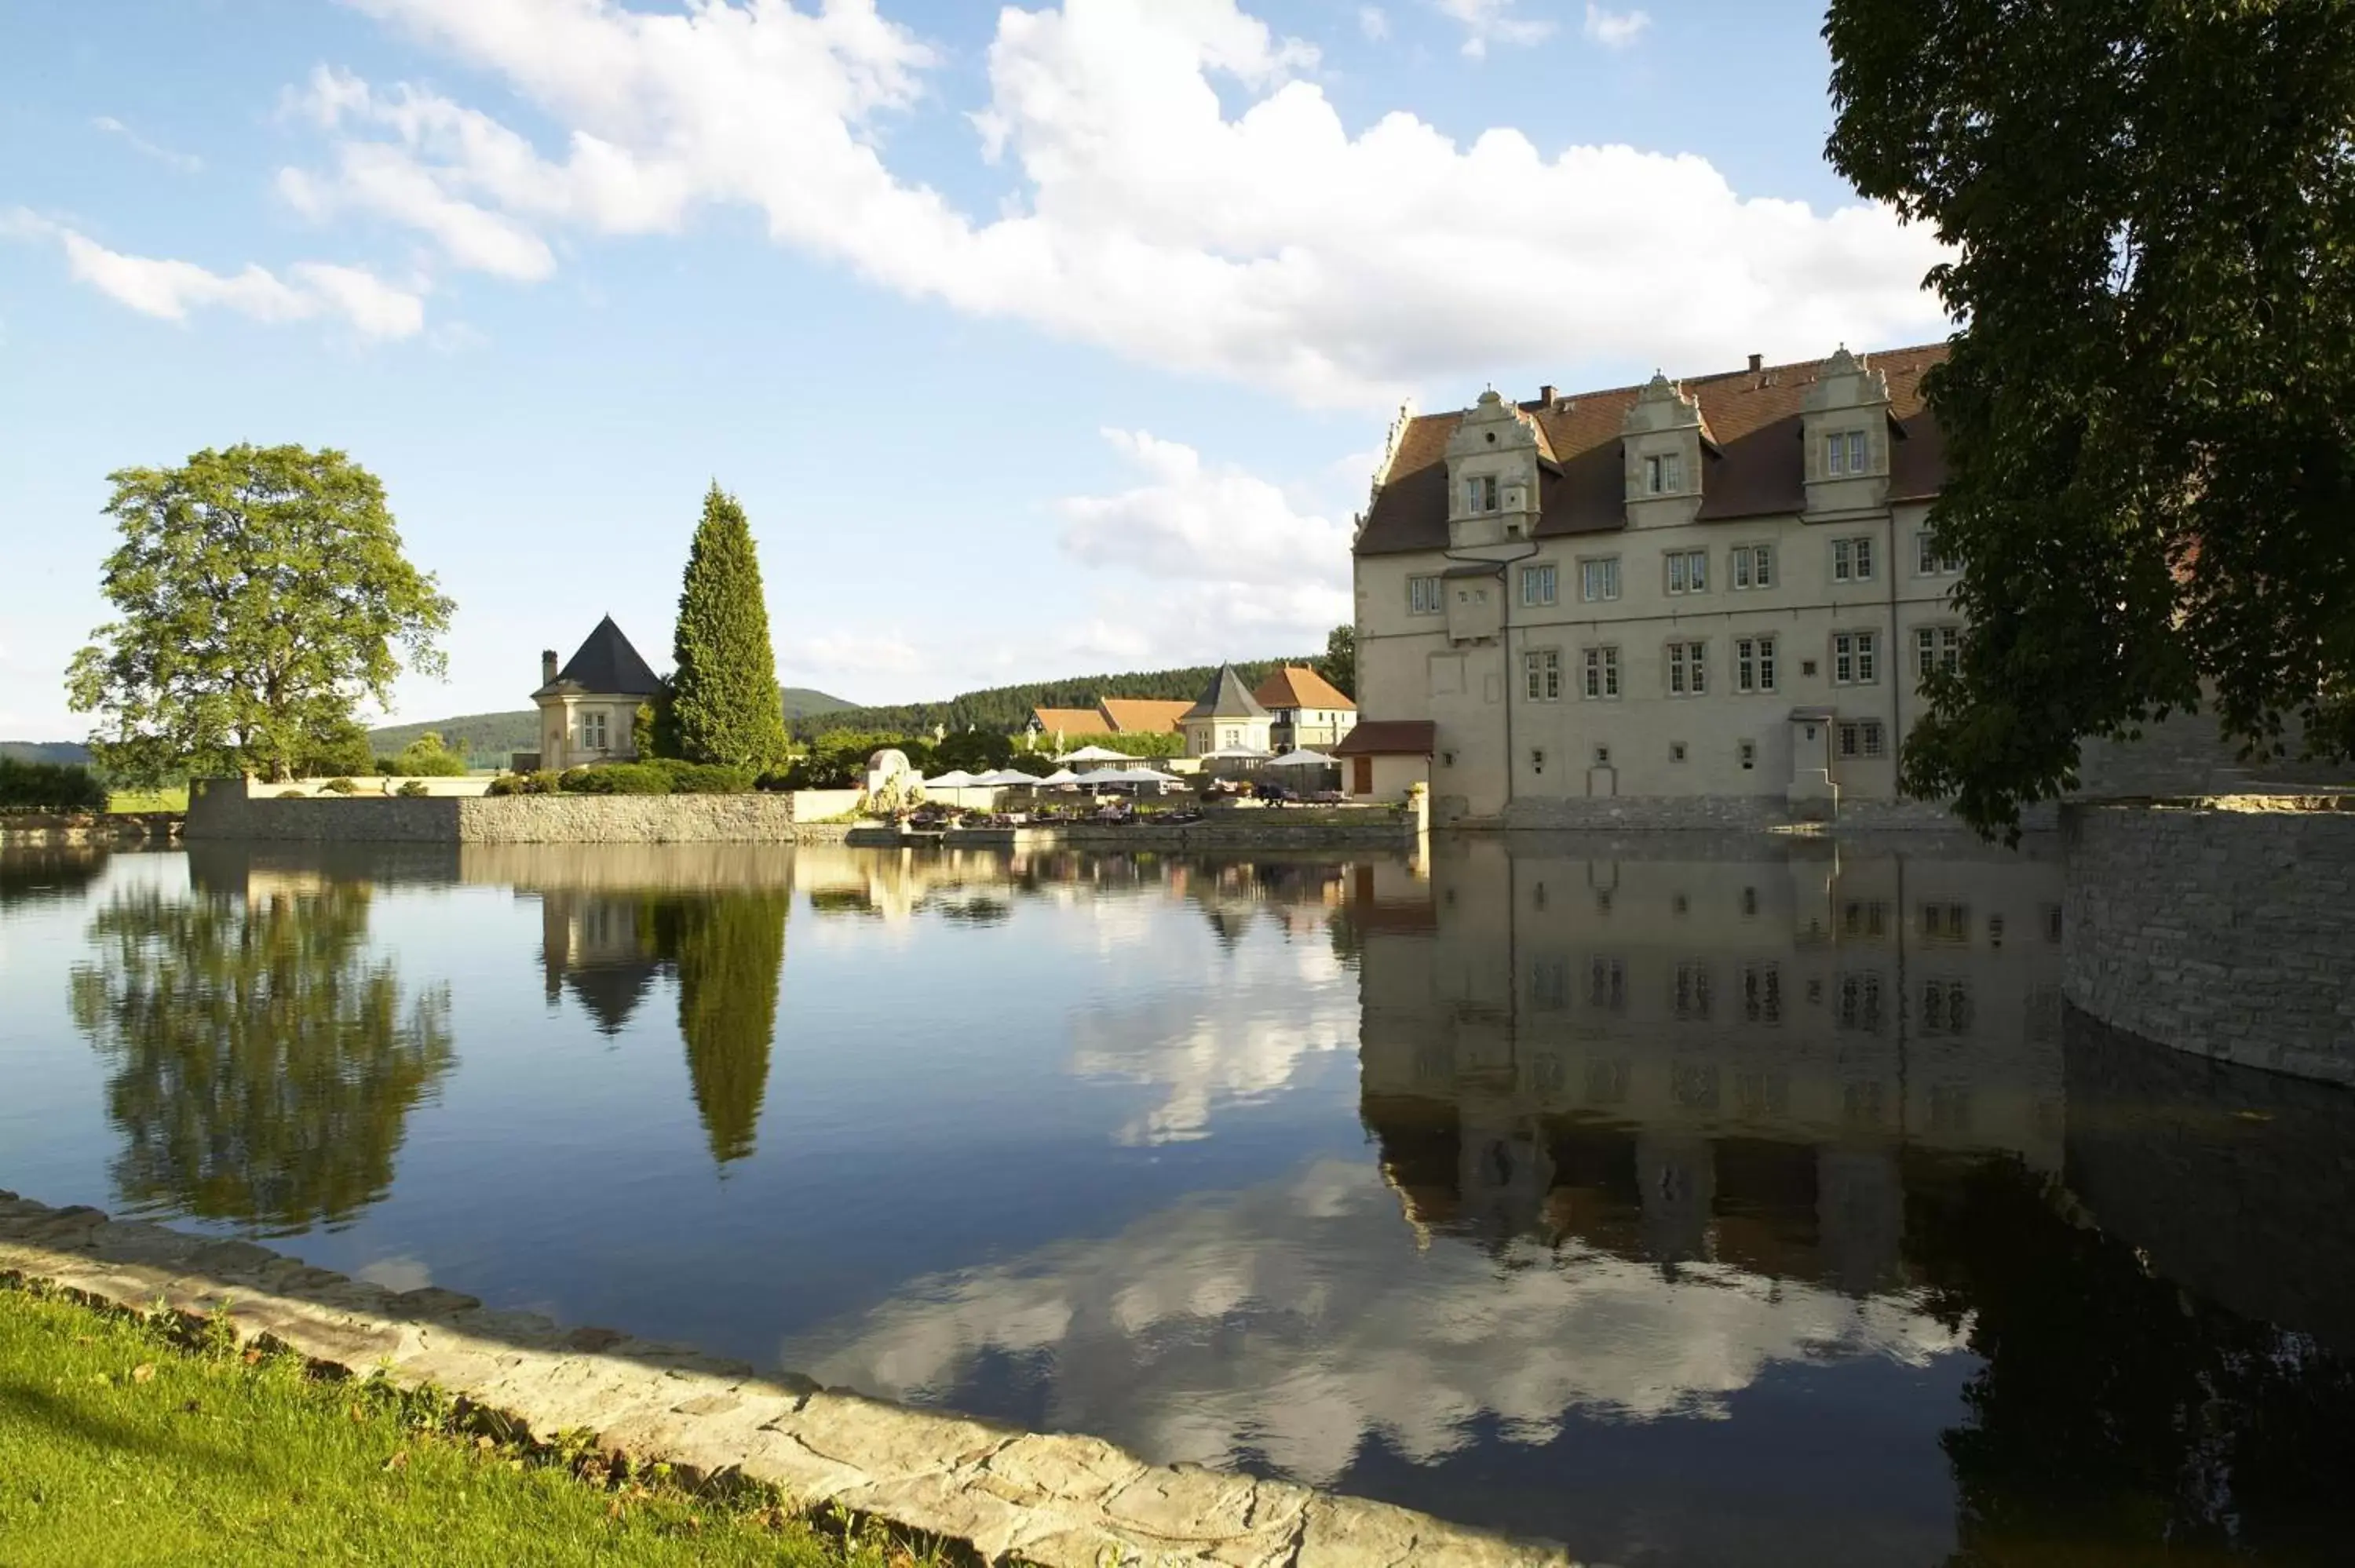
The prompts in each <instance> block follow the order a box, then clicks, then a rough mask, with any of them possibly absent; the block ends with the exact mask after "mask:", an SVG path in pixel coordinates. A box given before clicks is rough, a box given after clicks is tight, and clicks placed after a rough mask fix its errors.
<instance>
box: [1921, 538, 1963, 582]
mask: <svg viewBox="0 0 2355 1568" xmlns="http://www.w3.org/2000/svg"><path fill="white" fill-rule="evenodd" d="M1913 550H1914V564H1913V569H1914V570H1915V571H1916V572H1918V573H1920V574H1921V575H1922V576H1923V577H1952V576H1954V575H1955V573H1956V572H1959V571H1961V570H1962V569H1963V563H1962V561H1961V559H1960V558H1959V557H1957V556H1953V555H1950V554H1948V553H1947V552H1945V551H1944V550H1941V549H1939V548H1938V544H1937V541H1936V540H1935V539H1934V538H1933V537H1932V536H1931V534H1930V530H1929V529H1927V528H1924V529H1923V530H1922V531H1921V532H1920V533H1918V534H1916V535H1913Z"/></svg>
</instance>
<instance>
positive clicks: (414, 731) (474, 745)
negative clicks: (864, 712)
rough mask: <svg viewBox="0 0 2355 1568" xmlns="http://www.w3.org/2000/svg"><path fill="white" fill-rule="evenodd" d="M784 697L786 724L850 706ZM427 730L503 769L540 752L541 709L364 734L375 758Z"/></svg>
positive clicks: (479, 763)
mask: <svg viewBox="0 0 2355 1568" xmlns="http://www.w3.org/2000/svg"><path fill="white" fill-rule="evenodd" d="M848 706H849V704H848V703H846V702H844V701H843V700H842V699H841V698H840V697H833V696H828V695H827V694H826V693H824V692H814V691H811V690H810V689H809V688H808V687H806V686H787V687H786V688H785V718H786V720H787V721H788V722H791V721H793V720H794V719H799V718H804V717H807V716H810V715H816V714H823V713H831V712H833V711H834V710H836V709H837V708H847V707H848ZM429 729H430V730H432V732H433V733H434V734H436V735H438V736H441V737H442V741H443V743H444V744H447V745H455V744H456V743H457V742H458V741H459V740H461V739H464V741H465V743H466V752H467V756H468V757H469V758H471V759H472V760H473V762H474V766H475V767H477V768H505V767H506V765H507V760H508V758H510V757H512V756H513V755H514V754H515V753H516V752H518V751H534V750H537V749H538V747H539V710H538V709H537V708H523V709H519V710H517V712H514V713H506V714H461V715H458V716H457V717H455V718H444V719H427V720H425V721H423V722H422V723H419V724H396V725H388V726H385V727H384V728H382V729H372V730H370V731H368V744H369V745H370V746H372V747H375V748H376V750H377V751H378V754H379V755H384V756H389V755H390V754H391V753H393V752H396V751H399V750H400V748H401V747H404V746H407V745H408V744H409V743H410V741H412V740H415V739H416V738H417V737H418V736H421V735H423V734H424V733H425V732H426V731H427V730H429Z"/></svg>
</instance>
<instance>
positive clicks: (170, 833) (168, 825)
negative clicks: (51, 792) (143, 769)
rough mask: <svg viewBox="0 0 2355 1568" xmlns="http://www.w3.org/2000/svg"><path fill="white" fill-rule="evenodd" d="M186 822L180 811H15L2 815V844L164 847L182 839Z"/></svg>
mask: <svg viewBox="0 0 2355 1568" xmlns="http://www.w3.org/2000/svg"><path fill="white" fill-rule="evenodd" d="M184 821H186V819H185V818H184V817H182V816H181V814H180V813H179V812H177V811H117V812H96V811H91V812H81V813H78V814H75V815H71V816H53V815H49V814H48V813H44V812H31V811H13V812H6V813H0V845H5V846H7V847H9V848H11V849H13V848H16V846H18V845H20V844H38V845H55V844H99V845H113V846H117V847H123V846H128V845H133V844H149V845H161V844H167V843H172V842H176V841H177V840H178V839H179V837H180V830H181V826H182V824H183V822H184Z"/></svg>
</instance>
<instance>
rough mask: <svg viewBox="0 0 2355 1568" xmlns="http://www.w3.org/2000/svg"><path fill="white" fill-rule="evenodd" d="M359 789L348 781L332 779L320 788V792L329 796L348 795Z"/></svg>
mask: <svg viewBox="0 0 2355 1568" xmlns="http://www.w3.org/2000/svg"><path fill="white" fill-rule="evenodd" d="M358 788H359V786H358V785H357V784H355V783H353V782H352V781H351V780H350V779H328V780H327V781H326V782H325V784H322V785H320V786H319V789H320V792H321V793H323V794H327V795H348V794H350V793H352V791H354V790H355V789H358Z"/></svg>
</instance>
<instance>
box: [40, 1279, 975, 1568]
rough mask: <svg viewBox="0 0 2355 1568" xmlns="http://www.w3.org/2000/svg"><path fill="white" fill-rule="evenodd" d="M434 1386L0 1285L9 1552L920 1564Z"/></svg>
mask: <svg viewBox="0 0 2355 1568" xmlns="http://www.w3.org/2000/svg"><path fill="white" fill-rule="evenodd" d="M495 1419H496V1418H495V1417H490V1416H488V1415H487V1414H484V1413H469V1412H466V1411H464V1410H462V1409H460V1408H459V1407H456V1406H454V1405H453V1404H452V1403H451V1402H450V1401H449V1400H448V1399H446V1398H445V1397H443V1396H442V1395H440V1394H438V1393H434V1392H432V1391H422V1392H417V1393H403V1392H401V1391H400V1390H397V1389H395V1388H393V1387H391V1386H390V1385H389V1384H387V1383H383V1382H381V1381H378V1380H374V1379H371V1380H369V1381H368V1382H365V1383H357V1382H345V1381H332V1380H328V1379H325V1378H322V1377H319V1376H316V1375H314V1374H313V1373H312V1372H310V1371H309V1370H308V1368H306V1366H305V1365H304V1363H303V1362H302V1361H300V1360H299V1359H298V1358H295V1357H293V1356H283V1355H264V1354H261V1353H260V1352H258V1351H242V1352H241V1351H238V1350H236V1349H235V1347H234V1341H233V1339H232V1338H231V1337H230V1336H229V1335H228V1334H226V1333H225V1332H222V1331H220V1330H217V1329H216V1330H211V1331H208V1332H206V1333H203V1334H198V1335H190V1334H189V1333H188V1332H187V1331H186V1330H185V1329H182V1328H180V1327H179V1326H177V1325H176V1324H174V1323H172V1322H170V1321H169V1320H167V1319H152V1320H143V1319H137V1318H134V1317H131V1316H129V1315H126V1314H123V1313H111V1312H103V1311H100V1310H97V1309H94V1308H89V1307H86V1306H82V1305H80V1304H79V1303H75V1302H71V1301H68V1300H65V1299H63V1298H58V1297H55V1296H51V1295H48V1294H45V1293H42V1292H40V1291H38V1290H37V1289H35V1288H25V1287H15V1286H10V1285H6V1284H0V1563H5V1564H8V1565H9V1568H18V1565H26V1568H32V1565H45V1564H50V1563H56V1564H74V1565H76V1568H81V1565H91V1568H115V1565H118V1564H145V1563H155V1564H165V1563H170V1564H175V1565H177V1564H236V1565H237V1568H245V1565H246V1564H269V1563H287V1564H296V1563H300V1564H304V1565H306V1568H308V1565H310V1564H319V1563H368V1564H375V1563H402V1564H420V1565H432V1564H449V1565H451V1568H460V1565H464V1568H478V1565H480V1564H484V1563H498V1564H501V1565H502V1568H505V1565H509V1564H571V1563H595V1564H617V1565H631V1568H635V1565H637V1564H667V1563H697V1564H722V1565H734V1564H751V1563H761V1564H766V1565H770V1568H912V1565H913V1564H915V1563H919V1562H928V1561H930V1559H920V1558H918V1557H916V1556H914V1555H912V1554H911V1552H909V1551H908V1550H907V1549H905V1548H904V1547H902V1546H900V1545H899V1544H897V1543H894V1542H886V1541H883V1540H880V1539H867V1540H853V1541H851V1542H848V1543H845V1542H841V1541H837V1539H836V1538H834V1537H833V1536H831V1535H826V1534H821V1533H819V1532H818V1531H816V1530H815V1529H813V1528H812V1527H811V1526H810V1525H809V1524H808V1523H807V1522H806V1521H805V1520H800V1519H798V1518H795V1517H794V1516H792V1515H790V1514H788V1513H787V1512H785V1511H784V1510H783V1508H782V1507H780V1506H779V1499H776V1498H775V1497H773V1496H768V1495H760V1494H756V1493H754V1492H752V1491H751V1490H749V1489H746V1490H743V1491H741V1492H740V1493H739V1494H738V1495H734V1496H730V1497H725V1498H722V1497H718V1496H700V1497H698V1496H696V1495H693V1494H690V1493H688V1492H687V1491H685V1490H682V1489H678V1488H677V1487H674V1486H671V1485H669V1484H668V1483H667V1480H666V1478H665V1475H664V1473H663V1472H662V1471H661V1469H660V1467H656V1469H655V1472H654V1473H652V1474H648V1475H645V1476H642V1477H639V1478H630V1477H627V1476H623V1475H616V1474H613V1473H610V1472H608V1471H607V1469H606V1467H605V1466H604V1463H603V1461H602V1460H601V1459H599V1458H598V1457H596V1456H594V1455H593V1454H589V1453H585V1452H583V1451H581V1450H578V1449H567V1448H565V1447H562V1446H558V1447H543V1448H538V1449H529V1448H527V1447H525V1446H522V1445H519V1444H516V1443H511V1442H510V1443H503V1442H501V1441H500V1440H499V1439H498V1438H497V1437H496V1436H492V1435H490V1434H489V1433H488V1432H481V1431H477V1430H476V1428H478V1427H481V1426H483V1425H485V1424H486V1423H488V1422H492V1421H495Z"/></svg>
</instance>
